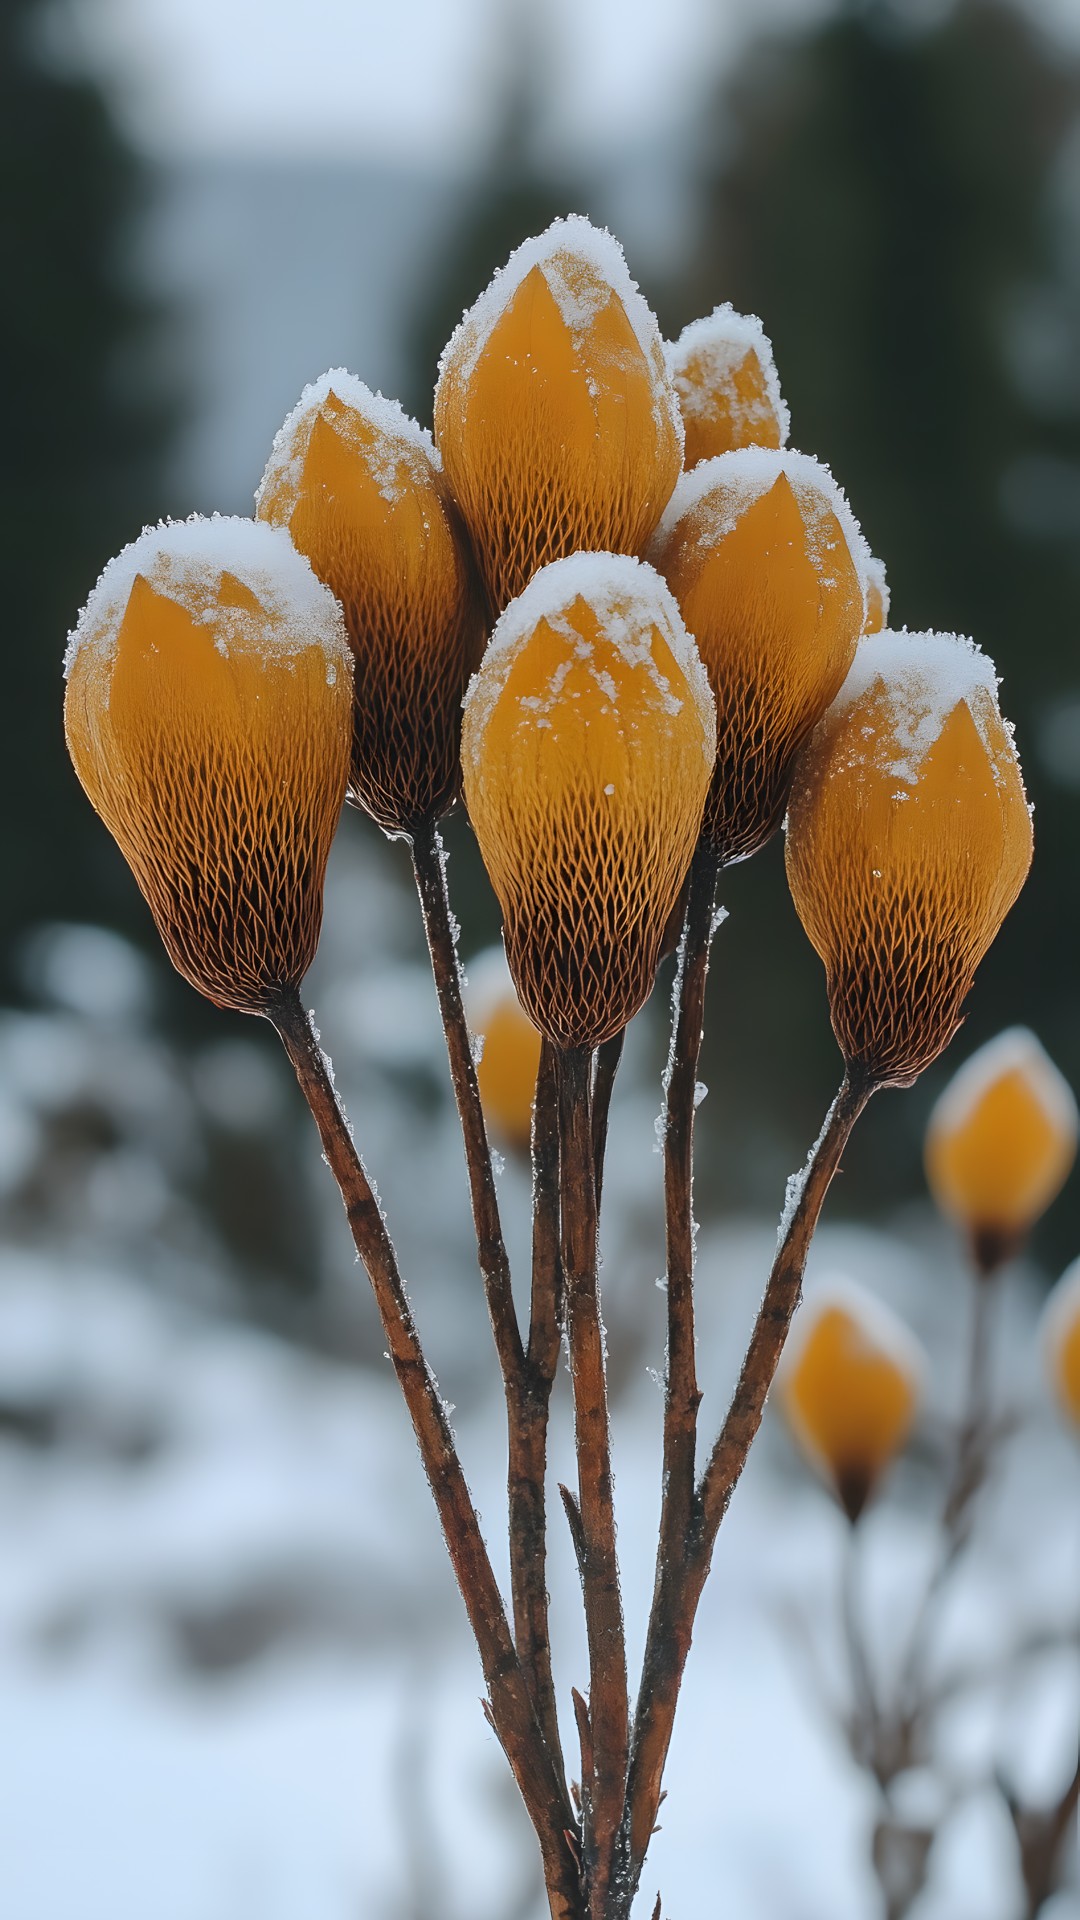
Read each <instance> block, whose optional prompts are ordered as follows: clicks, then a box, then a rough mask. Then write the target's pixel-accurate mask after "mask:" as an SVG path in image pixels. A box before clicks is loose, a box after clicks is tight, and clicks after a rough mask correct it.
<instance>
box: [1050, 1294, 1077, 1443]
mask: <svg viewBox="0 0 1080 1920" xmlns="http://www.w3.org/2000/svg"><path fill="white" fill-rule="evenodd" d="M1041 1331H1042V1347H1043V1354H1044V1356H1045V1360H1046V1370H1047V1374H1048V1376H1049V1380H1050V1384H1051V1386H1052V1388H1053V1390H1054V1393H1055V1395H1056V1397H1057V1401H1058V1405H1059V1406H1060V1408H1061V1411H1062V1412H1063V1414H1064V1415H1065V1417H1066V1419H1067V1420H1069V1421H1070V1422H1071V1423H1072V1425H1073V1426H1074V1427H1076V1429H1077V1431H1078V1432H1080V1260H1074V1261H1073V1263H1072V1266H1071V1267H1067V1268H1066V1270H1065V1272H1064V1273H1063V1274H1062V1276H1061V1279H1060V1280H1059V1281H1058V1283H1057V1286H1056V1287H1054V1288H1053V1289H1052V1291H1051V1293H1050V1296H1049V1298H1048V1300H1047V1302H1046V1306H1045V1307H1044V1309H1043V1317H1042V1329H1041Z"/></svg>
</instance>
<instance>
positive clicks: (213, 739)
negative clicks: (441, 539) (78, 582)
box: [65, 518, 352, 1013]
mask: <svg viewBox="0 0 1080 1920" xmlns="http://www.w3.org/2000/svg"><path fill="white" fill-rule="evenodd" d="M66 666H67V700H66V705H65V729H66V733H67V742H68V748H69V751H70V753H71V758H72V760H73V761H74V763H75V771H76V773H77V774H78V776H79V779H80V780H81V781H82V784H83V786H84V788H85V789H86V792H87V794H88V796H89V798H90V800H91V802H92V804H93V806H94V807H95V808H96V809H97V812H98V813H99V814H100V815H101V818H102V819H103V820H104V822H105V825H106V826H107V827H108V829H109V831H110V833H111V834H112V835H113V838H114V839H115V840H116V842H117V844H118V845H119V847H120V851H121V852H122V853H123V855H124V857H125V859H126V860H127V862H128V865H129V866H130V867H131V869H132V872H133V873H134V875H135V878H136V880H137V881H138V883H139V886H140V888H141V890H142V892H143V894H144V895H145V897H146V900H147V902H148V904H149V907H150V910H151V912H152V914H153V916H154V920H155V922H156V924H157V928H158V932H159V933H160V935H161V937H162V939H163V941H164V942H165V946H166V948H167V950H168V953H169V957H170V959H171V960H172V962H173V964H174V966H175V967H177V969H178V970H179V972H180V973H182V974H183V975H184V977H185V979H187V980H189V981H190V982H191V984H192V986H194V987H197V988H198V990H199V992H200V993H204V994H206V996H207V998H208V999H210V1000H212V1001H214V1002H215V1004H216V1005H217V1006H220V1007H233V1008H236V1009H238V1010H239V1011H240V1012H242V1013H265V1012H267V1011H270V1010H272V1009H273V1008H274V1006H276V1005H277V1004H278V1002H279V1001H280V999H281V997H282V995H283V993H287V992H288V991H289V990H291V989H293V988H295V987H296V986H297V985H298V984H299V982H300V980H301V979H302V978H303V976H304V974H305V972H306V971H307V968H308V967H309V965H310V964H311V961H312V959H313V957H314V954H315V948H316V945H317V943H318V938H319V927H320V924H321V921H322V889H323V877H324V874H325V871H326V860H327V855H328V854H329V851H330V843H331V840H332V839H333V836H334V830H335V827H336V826H337V821H338V816H339V815H340V812H341V803H342V799H343V797H344V793H345V778H346V774H347V772H348V765H349V738H350V732H351V727H352V717H351V716H352V656H351V654H350V653H349V648H348V642H347V640H346V638H345V629H344V625H343V622H342V618H341V609H340V607H339V606H338V603H337V601H336V600H335V599H334V596H333V594H332V593H330V592H329V591H328V590H327V588H326V587H324V586H322V585H320V583H319V581H318V580H316V578H315V575H314V574H313V573H312V571H311V568H310V567H309V566H308V563H307V561H306V560H304V559H303V558H302V557H301V556H300V555H299V554H298V553H297V552H296V551H295V549H294V548H293V546H292V544H291V542H290V540H289V537H288V534H286V533H284V532H282V531H281V530H280V529H278V528H274V527H265V526H260V525H259V524H258V523H257V522H256V521H253V520H237V519H224V518H221V519H218V518H215V519H213V520H202V519H198V518H195V519H192V520H187V521H184V522H182V523H175V524H171V525H170V524H166V525H164V526H160V527H154V528H148V529H147V531H146V532H144V533H143V534H142V536H141V537H140V538H139V539H138V540H136V541H135V542H134V543H133V544H132V545H131V546H129V547H126V548H125V549H124V551H123V553H121V554H120V555H118V557H117V558H116V559H115V560H112V561H110V563H109V565H108V566H107V567H106V569H105V571H104V573H103V574H102V576H101V579H100V580H99V581H98V583H97V586H96V587H95V588H94V591H93V593H92V594H91V595H90V598H89V600H88V601H87V603H86V606H85V607H84V609H83V611H82V613H81V615H80V617H79V622H78V625H77V627H76V628H75V631H74V633H73V634H72V636H71V643H70V646H69V649H68V656H67V662H66Z"/></svg>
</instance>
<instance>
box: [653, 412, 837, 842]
mask: <svg viewBox="0 0 1080 1920" xmlns="http://www.w3.org/2000/svg"><path fill="white" fill-rule="evenodd" d="M865 555H866V547H865V542H864V541H863V538H862V535H861V534H860V532H859V529H858V527H857V525H856V523H855V521H854V519H853V518H852V515H851V511H850V509H849V507H848V504H847V501H846V500H845V499H844V496H843V494H842V493H841V492H840V489H839V487H837V486H836V485H835V483H834V481H833V479H832V477H831V475H830V474H829V472H828V470H827V468H825V467H823V466H821V465H820V464H819V462H818V461H817V460H813V459H811V458H810V456H809V455H808V454H805V453H773V452H769V451H768V450H767V449H765V448H761V447H748V448H744V449H743V450H742V451H741V452H739V453H726V454H722V455H721V456H720V457H719V458H718V459H715V460H707V461H705V462H704V463H703V464H702V465H701V466H699V467H696V468H695V470H694V472H693V473H692V474H687V475H685V476H684V478H683V479H682V480H680V482H679V485H678V486H677V487H676V489H675V493H674V495H673V497H672V500H671V504H670V506H669V507H668V510H667V512H666V513H665V515H664V518H663V520H662V522H661V524H660V529H659V532H658V533H657V536H656V540H655V542H654V544H653V549H652V553H651V555H650V557H651V559H652V561H653V564H654V565H655V566H656V567H658V569H659V571H660V572H661V573H662V574H663V575H664V577H665V579H666V580H667V582H668V585H669V586H670V588H671V590H672V592H673V594H674V595H675V598H676V600H677V601H678V603H679V607H680V609H681V611H682V616H683V619H684V620H685V621H686V624H687V626H688V627H689V629H690V632H691V633H692V634H693V635H694V636H695V638H696V640H697V643H698V646H699V647H700V649H701V657H702V659H703V660H704V662H705V668H706V671H707V673H708V675H709V680H710V682H711V684H712V690H713V693H714V694H715V695H716V743H717V752H716V773H715V776H714V779H713V783H712V791H711V792H710V794H709V802H708V806H707V807H706V809H705V832H706V835H707V836H708V838H709V840H710V842H711V843H712V845H713V847H714V848H715V849H716V852H717V854H718V855H719V857H720V859H721V860H722V861H730V860H740V859H745V858H746V857H747V856H748V855H749V854H752V853H756V852H757V850H758V848H759V847H761V846H764V844H765V842H766V841H767V840H768V839H770V838H771V836H772V834H773V833H774V832H775V831H776V828H777V827H778V826H779V824H780V821H781V819H782V817H783V813H784V808H785V806H786V804H787V796H788V789H789V787H790V785H791V771H792V766H793V763H794V758H795V755H796V753H797V751H798V749H799V748H800V747H801V746H802V744H803V742H804V741H805V739H806V737H807V735H808V734H809V733H810V731H811V729H812V728H813V726H814V725H815V723H816V722H817V721H818V720H819V719H820V718H821V715H822V714H823V713H824V711H825V709H826V707H827V706H828V704H829V702H830V700H832V699H833V698H834V697H835V695H836V694H837V693H838V692H839V690H840V687H841V686H842V684H843V680H844V676H845V674H846V673H847V671H848V668H849V667H850V665H851V662H852V660H853V658H854V655H855V648H856V646H857V644H858V639H859V635H860V633H861V632H862V627H863V619H864V615H865V598H864V592H863V566H864V560H865Z"/></svg>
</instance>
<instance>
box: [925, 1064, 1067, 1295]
mask: <svg viewBox="0 0 1080 1920" xmlns="http://www.w3.org/2000/svg"><path fill="white" fill-rule="evenodd" d="M1076 1141H1077V1110H1076V1101H1075V1100H1074V1098H1073V1094H1072V1089H1071V1088H1070V1086H1069V1084H1068V1082H1067V1081H1066V1080H1065V1079H1063V1077H1062V1075H1061V1074H1060V1073H1059V1072H1058V1070H1057V1068H1056V1067H1055V1065H1054V1063H1053V1061H1052V1060H1051V1059H1050V1057H1049V1055H1048V1054H1047V1053H1046V1052H1044V1050H1043V1048H1042V1047H1041V1046H1040V1045H1039V1042H1038V1041H1037V1040H1036V1038H1035V1035H1034V1034H1033V1033H1029V1032H1028V1030H1027V1028H1026V1027H1010V1028H1009V1030H1008V1032H1006V1033H1001V1034H999V1035H998V1037H997V1039H996V1040H990V1041H988V1042H987V1044H986V1046H984V1047H980V1048H979V1051H978V1052H977V1053H973V1054H972V1056H971V1058H970V1060H966V1061H965V1062H964V1065H963V1066H962V1067H961V1068H960V1069H959V1071H958V1072H957V1073H955V1074H954V1075H953V1078H952V1079H951V1080H950V1082H949V1084H948V1086H947V1087H946V1088H945V1091H944V1093H943V1094H942V1095H941V1098H940V1099H939V1100H938V1102H937V1104H936V1106H935V1107H934V1110H933V1112H932V1113H931V1115H930V1121H929V1125H928V1126H927V1129H926V1175H927V1179H928V1180H929V1182H930V1189H931V1192H932V1193H933V1195H934V1198H935V1200H936V1201H937V1203H938V1205H939V1207H941V1209H942V1211H943V1212H944V1213H947V1214H949V1215H950V1216H951V1217H952V1218H953V1219H954V1220H956V1221H957V1222H958V1223H959V1225H960V1226H961V1227H962V1228H963V1229H964V1231H965V1233H966V1234H967V1236H968V1240H969V1242H970V1245H971V1249H972V1254H973V1257H974V1260H975V1263H976V1266H977V1267H978V1269H979V1271H980V1272H982V1273H992V1272H993V1271H994V1270H995V1269H996V1268H997V1267H999V1266H1000V1265H1001V1264H1002V1262H1003V1261H1004V1260H1007V1259H1008V1258H1009V1256H1010V1255H1011V1254H1012V1253H1014V1252H1015V1251H1016V1249H1017V1248H1018V1247H1019V1246H1020V1245H1021V1243H1022V1242H1023V1241H1024V1240H1025V1239H1026V1237H1027V1235H1028V1233H1029V1232H1030V1231H1031V1228H1032V1227H1033V1226H1034V1225H1035V1222H1036V1220H1038V1218H1039V1216H1040V1215H1041V1214H1043V1213H1045V1211H1046V1209H1047V1207H1048V1206H1049V1205H1050V1202H1051V1201H1052V1200H1053V1199H1055V1198H1056V1196H1057V1194H1058V1193H1059V1192H1060V1190H1061V1188H1062V1187H1063V1186H1064V1184H1065V1181H1066V1179H1067V1178H1068V1175H1069V1171H1070V1169H1071V1167H1072V1164H1073V1161H1074V1160H1075V1158H1076Z"/></svg>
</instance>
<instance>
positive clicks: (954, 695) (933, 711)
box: [822, 628, 999, 787]
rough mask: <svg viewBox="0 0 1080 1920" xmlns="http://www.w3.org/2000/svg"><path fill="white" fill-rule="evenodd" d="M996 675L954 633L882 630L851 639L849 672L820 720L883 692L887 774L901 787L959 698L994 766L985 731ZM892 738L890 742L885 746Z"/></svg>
mask: <svg viewBox="0 0 1080 1920" xmlns="http://www.w3.org/2000/svg"><path fill="white" fill-rule="evenodd" d="M998 684H999V683H998V676H997V672H996V670H995V668H994V663H993V661H992V660H991V659H990V658H989V657H988V655H987V654H985V653H983V652H982V650H981V648H979V647H977V646H976V645H975V642H974V640H969V639H966V638H965V637H964V636H962V635H961V634H956V633H909V632H908V631H907V629H906V628H904V629H903V631H901V632H899V633H894V632H892V631H891V630H890V629H889V628H885V629H884V631H882V632H881V633H871V634H867V635H866V637H865V638H864V639H863V640H861V641H860V642H859V646H858V649H857V651H856V654H855V659H854V661H853V662H852V665H851V669H850V672H849V673H848V676H847V679H846V680H845V681H844V684H843V686H842V687H841V689H840V691H839V693H838V694H837V696H836V699H835V700H834V701H833V704H832V706H831V707H830V708H829V711H828V713H827V714H826V715H825V718H824V720H823V722H822V725H823V726H825V727H828V726H830V725H831V724H832V723H833V721H834V720H835V719H837V718H839V716H841V715H842V714H844V713H846V712H847V710H848V708H849V707H852V706H854V704H855V702H856V701H858V700H861V699H862V698H863V696H864V695H865V694H867V693H868V692H870V691H871V689H872V688H875V687H878V686H880V687H882V688H883V689H884V690H885V691H886V693H887V694H888V700H889V711H890V719H891V721H892V727H893V735H894V743H895V746H896V757H895V759H894V760H891V761H890V762H889V765H888V768H887V771H888V772H889V773H890V775H892V776H893V777H894V778H895V779H897V780H902V781H903V782H904V784H905V785H906V786H908V787H913V786H915V785H916V783H917V781H918V778H919V770H920V768H921V766H922V763H923V761H924V760H925V758H926V755H927V754H928V753H929V751H930V749H931V747H932V746H933V745H934V742H935V741H936V740H937V739H939V738H940V735H941V732H942V729H943V728H944V726H945V723H946V721H947V720H948V718H949V715H950V714H951V713H953V712H954V711H955V709H956V708H957V707H958V706H959V705H960V703H961V701H963V702H964V703H965V705H966V706H967V708H968V711H969V713H970V714H971V717H972V719H973V720H974V722H975V725H976V727H977V729H978V732H979V737H980V739H981V740H982V742H983V745H984V746H985V747H986V749H987V754H988V756H989V759H990V763H991V765H992V766H994V765H995V763H996V759H997V753H998V751H999V744H998V743H995V742H994V741H992V740H991V739H990V737H989V733H988V721H989V720H990V718H991V717H996V716H997V690H998ZM892 744H893V742H890V745H892Z"/></svg>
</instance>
